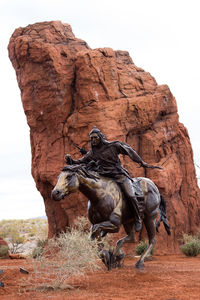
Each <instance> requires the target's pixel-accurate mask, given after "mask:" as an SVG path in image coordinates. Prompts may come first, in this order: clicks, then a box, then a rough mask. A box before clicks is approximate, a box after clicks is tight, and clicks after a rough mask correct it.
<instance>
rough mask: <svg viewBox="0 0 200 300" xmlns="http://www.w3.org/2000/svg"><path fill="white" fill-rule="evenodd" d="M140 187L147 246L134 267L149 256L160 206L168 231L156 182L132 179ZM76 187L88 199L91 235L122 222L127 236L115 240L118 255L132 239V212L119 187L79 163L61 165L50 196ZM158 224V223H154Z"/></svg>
mask: <svg viewBox="0 0 200 300" xmlns="http://www.w3.org/2000/svg"><path fill="white" fill-rule="evenodd" d="M134 180H135V181H136V182H137V183H138V184H139V185H140V187H141V189H142V191H143V195H144V201H143V206H144V207H143V222H144V224H145V227H146V230H147V234H148V239H149V246H148V248H147V250H146V251H145V253H144V254H142V255H141V257H140V258H139V260H138V261H137V263H136V265H135V266H136V267H137V268H143V267H144V260H145V258H147V257H148V256H149V255H150V252H151V250H152V249H153V246H154V244H155V233H156V229H157V228H156V224H155V220H156V217H157V215H158V212H159V209H160V220H159V222H158V224H160V222H161V221H163V223H164V225H165V229H166V231H167V233H168V234H170V228H169V224H168V220H167V217H166V209H165V200H164V198H163V197H162V196H161V195H160V192H159V190H158V188H157V187H156V185H155V184H154V183H153V182H152V181H151V180H150V179H148V178H144V177H138V178H135V179H134ZM78 189H79V190H80V191H81V192H82V193H83V194H84V195H85V196H86V197H87V198H88V199H89V202H88V218H89V220H90V222H91V223H92V229H91V237H93V238H95V237H99V236H101V237H103V236H105V235H106V234H107V233H108V232H110V233H114V232H118V231H119V229H120V226H121V225H123V227H124V229H125V232H126V233H127V235H126V236H125V237H124V238H122V239H120V240H119V241H117V244H116V249H115V254H116V255H117V254H119V253H120V250H121V247H122V246H123V244H124V243H127V242H134V241H135V240H134V223H135V220H134V215H133V213H132V211H131V209H130V207H129V204H128V203H127V201H126V200H125V199H124V196H123V194H122V192H121V189H120V187H119V186H118V185H117V183H116V182H115V181H114V180H113V179H110V178H107V177H103V176H100V175H99V174H97V173H96V172H93V171H88V170H87V169H86V168H85V166H83V165H70V166H66V167H64V169H63V170H62V172H61V174H60V175H59V177H58V182H57V184H56V186H55V187H54V189H53V191H52V197H53V199H54V200H56V201H60V200H61V199H63V198H64V197H65V196H67V195H68V194H70V193H72V192H75V191H77V190H78ZM158 226H159V225H158Z"/></svg>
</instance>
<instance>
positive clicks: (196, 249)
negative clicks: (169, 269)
mask: <svg viewBox="0 0 200 300" xmlns="http://www.w3.org/2000/svg"><path fill="white" fill-rule="evenodd" d="M183 243H184V244H183V245H181V246H180V250H181V251H182V253H183V254H185V255H186V256H197V255H198V254H199V253H200V240H199V238H198V236H192V235H188V234H184V235H183Z"/></svg>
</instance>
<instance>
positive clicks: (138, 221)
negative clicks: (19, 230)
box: [131, 197, 142, 232]
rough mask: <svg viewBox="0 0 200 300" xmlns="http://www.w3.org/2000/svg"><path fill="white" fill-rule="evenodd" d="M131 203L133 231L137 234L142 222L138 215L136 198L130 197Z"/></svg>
mask: <svg viewBox="0 0 200 300" xmlns="http://www.w3.org/2000/svg"><path fill="white" fill-rule="evenodd" d="M131 202H132V204H133V207H134V209H135V217H136V221H135V231H136V232H138V231H140V230H141V229H142V220H141V218H140V214H139V207H138V201H137V198H136V197H131Z"/></svg>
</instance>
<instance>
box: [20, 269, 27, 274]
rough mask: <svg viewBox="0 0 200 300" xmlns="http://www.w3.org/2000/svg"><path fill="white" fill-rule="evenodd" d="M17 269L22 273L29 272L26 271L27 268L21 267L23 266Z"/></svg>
mask: <svg viewBox="0 0 200 300" xmlns="http://www.w3.org/2000/svg"><path fill="white" fill-rule="evenodd" d="M19 270H20V272H21V273H23V274H29V271H27V270H25V269H23V268H20V269H19Z"/></svg>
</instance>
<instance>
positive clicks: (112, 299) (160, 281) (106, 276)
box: [0, 255, 200, 300]
mask: <svg viewBox="0 0 200 300" xmlns="http://www.w3.org/2000/svg"><path fill="white" fill-rule="evenodd" d="M135 262H136V258H134V257H126V258H125V260H124V263H123V266H122V268H121V269H113V270H111V271H109V272H108V271H107V270H106V269H105V268H104V269H103V270H101V271H97V272H96V273H92V274H88V275H87V276H84V277H80V278H77V279H74V280H73V284H74V285H75V286H76V288H75V289H73V290H59V291H43V292H41V291H38V290H37V289H36V288H33V287H32V286H30V283H29V281H28V280H27V279H28V278H29V276H31V273H32V272H33V271H32V264H31V261H30V260H29V259H23V260H22V259H1V260H0V270H2V269H3V270H4V272H3V273H2V274H0V281H2V282H3V283H4V287H0V299H1V300H4V299H6V300H8V299H9V300H18V299H21V300H22V299H23V300H24V299H26V300H29V299H31V300H35V299H38V300H43V299H45V300H46V299H53V300H55V299H56V300H72V299H73V300H80V299H81V300H83V299H101V300H116V299H118V300H119V299H126V300H127V299H134V300H135V299H137V300H138V299H139V300H143V299H145V300H147V299H148V300H151V299H153V300H157V299H158V300H182V299H183V300H188V299H194V300H196V299H200V256H199V257H195V258H188V257H185V256H183V255H173V256H153V259H152V260H151V261H148V262H146V263H145V270H143V271H138V270H137V269H135V268H134V264H135ZM20 267H22V268H24V269H26V270H28V271H29V274H22V273H20V271H19V268H20ZM23 278H24V279H25V281H24V282H23V283H22V279H23Z"/></svg>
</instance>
